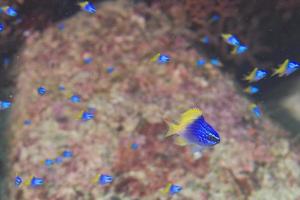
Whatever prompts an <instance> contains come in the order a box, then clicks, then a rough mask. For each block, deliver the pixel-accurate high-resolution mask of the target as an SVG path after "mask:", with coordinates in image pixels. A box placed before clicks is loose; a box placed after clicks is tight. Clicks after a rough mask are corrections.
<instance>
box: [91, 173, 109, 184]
mask: <svg viewBox="0 0 300 200" xmlns="http://www.w3.org/2000/svg"><path fill="white" fill-rule="evenodd" d="M113 179H114V178H113V177H112V176H110V175H107V174H101V175H100V174H99V175H97V176H95V177H94V178H93V179H92V183H94V184H95V183H98V184H100V185H107V184H110V183H112V181H113Z"/></svg>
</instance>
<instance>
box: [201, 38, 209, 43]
mask: <svg viewBox="0 0 300 200" xmlns="http://www.w3.org/2000/svg"><path fill="white" fill-rule="evenodd" d="M201 42H202V43H204V44H208V43H209V38H208V36H204V37H203V38H201Z"/></svg>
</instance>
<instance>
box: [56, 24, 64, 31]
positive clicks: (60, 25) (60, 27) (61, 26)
mask: <svg viewBox="0 0 300 200" xmlns="http://www.w3.org/2000/svg"><path fill="white" fill-rule="evenodd" d="M57 28H58V29H59V30H60V31H63V30H64V29H65V24H64V23H59V24H58V25H57Z"/></svg>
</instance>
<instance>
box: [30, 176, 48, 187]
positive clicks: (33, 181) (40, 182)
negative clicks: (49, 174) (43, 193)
mask: <svg viewBox="0 0 300 200" xmlns="http://www.w3.org/2000/svg"><path fill="white" fill-rule="evenodd" d="M44 182H45V181H44V179H43V178H37V177H33V178H32V179H31V184H30V185H31V186H32V187H37V186H42V185H43V184H44Z"/></svg>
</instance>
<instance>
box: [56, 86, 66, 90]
mask: <svg viewBox="0 0 300 200" xmlns="http://www.w3.org/2000/svg"><path fill="white" fill-rule="evenodd" d="M65 89H66V88H65V87H64V86H63V85H60V86H58V90H60V91H64V90H65Z"/></svg>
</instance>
